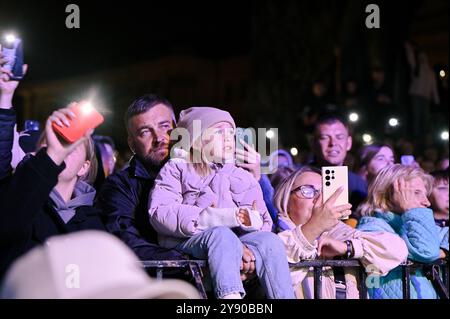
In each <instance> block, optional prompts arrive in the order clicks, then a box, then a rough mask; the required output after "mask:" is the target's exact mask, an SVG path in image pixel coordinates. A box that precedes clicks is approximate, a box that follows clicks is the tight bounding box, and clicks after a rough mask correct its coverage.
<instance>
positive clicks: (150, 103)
mask: <svg viewBox="0 0 450 319" xmlns="http://www.w3.org/2000/svg"><path fill="white" fill-rule="evenodd" d="M158 104H164V105H165V106H167V107H168V108H169V109H170V110H171V111H172V113H173V106H172V104H171V103H170V102H169V101H168V100H167V99H165V98H163V97H160V96H158V95H156V94H146V95H143V96H141V97H139V98H137V99H136V100H134V101H133V103H131V105H130V106H129V107H128V109H127V110H126V112H125V116H124V120H125V127H126V128H127V130H128V122H129V120H130V119H131V118H132V117H133V116H136V115H139V114H142V113H145V112H147V111H148V110H150V109H151V108H153V107H154V106H156V105H158ZM173 120H174V122H175V117H174V118H173Z"/></svg>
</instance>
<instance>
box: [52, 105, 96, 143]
mask: <svg viewBox="0 0 450 319" xmlns="http://www.w3.org/2000/svg"><path fill="white" fill-rule="evenodd" d="M71 110H72V112H73V113H75V116H76V118H75V119H69V123H70V126H69V127H67V126H65V125H63V127H60V126H58V125H57V124H56V123H53V130H54V131H55V132H57V133H58V134H59V135H60V136H62V137H63V138H64V139H65V140H66V141H67V142H69V143H73V142H76V141H77V140H79V139H80V138H81V137H82V136H83V135H84V134H86V132H87V131H88V130H89V129H93V128H96V127H97V126H99V125H100V124H101V123H103V121H104V118H103V116H102V115H101V114H100V113H99V112H98V111H97V110H96V109H95V108H93V107H92V106H91V105H90V104H89V103H78V104H77V105H76V106H74V107H72V108H71Z"/></svg>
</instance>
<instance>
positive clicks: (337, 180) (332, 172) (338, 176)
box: [322, 166, 349, 219]
mask: <svg viewBox="0 0 450 319" xmlns="http://www.w3.org/2000/svg"><path fill="white" fill-rule="evenodd" d="M339 187H343V192H342V193H341V194H340V195H339V197H338V198H337V199H336V201H335V203H334V206H340V205H345V204H348V203H349V196H348V168H347V166H324V167H322V192H323V202H324V203H325V202H326V201H327V199H328V198H330V196H331V195H333V194H334V192H336V190H337V189H338V188H339ZM343 219H348V217H345V218H343Z"/></svg>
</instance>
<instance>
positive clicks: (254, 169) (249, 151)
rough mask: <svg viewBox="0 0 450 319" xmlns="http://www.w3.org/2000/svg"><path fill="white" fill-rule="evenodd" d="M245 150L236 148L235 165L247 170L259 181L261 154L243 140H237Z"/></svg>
mask: <svg viewBox="0 0 450 319" xmlns="http://www.w3.org/2000/svg"><path fill="white" fill-rule="evenodd" d="M239 141H240V142H241V144H242V145H244V148H245V150H241V149H238V148H236V159H237V162H236V166H238V167H242V168H243V169H246V170H247V171H249V172H250V173H251V174H252V175H253V177H254V178H255V179H256V180H257V181H259V180H260V179H261V155H260V154H259V153H258V152H257V151H256V150H255V149H254V148H253V147H251V146H250V145H248V144H247V143H245V141H244V140H242V139H240V140H239Z"/></svg>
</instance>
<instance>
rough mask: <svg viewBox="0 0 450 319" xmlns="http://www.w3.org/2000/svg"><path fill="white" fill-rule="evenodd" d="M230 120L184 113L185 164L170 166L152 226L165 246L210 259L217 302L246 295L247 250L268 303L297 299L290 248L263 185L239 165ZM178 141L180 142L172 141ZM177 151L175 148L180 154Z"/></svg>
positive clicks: (205, 112) (153, 195) (158, 189)
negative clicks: (274, 228)
mask: <svg viewBox="0 0 450 319" xmlns="http://www.w3.org/2000/svg"><path fill="white" fill-rule="evenodd" d="M235 129H236V125H235V122H234V120H233V118H232V117H231V115H230V114H229V113H228V112H226V111H223V110H220V109H217V108H212V107H192V108H189V109H187V110H184V111H182V112H181V113H180V118H179V122H178V126H177V128H176V129H175V130H174V132H172V134H177V135H178V136H181V140H180V141H179V142H178V143H177V145H176V146H181V148H182V150H183V151H184V152H182V154H183V156H182V157H173V158H171V159H170V160H169V161H168V162H167V163H166V164H165V165H164V167H163V168H162V169H161V171H160V172H159V175H158V176H157V177H156V180H155V185H154V187H153V189H152V190H151V192H150V196H149V205H148V207H149V215H150V223H151V224H152V226H153V227H154V228H155V229H156V231H157V232H158V241H159V243H160V245H162V246H163V247H166V248H175V249H177V250H180V251H182V252H184V253H186V254H189V255H192V256H193V257H195V258H201V259H207V260H208V264H209V270H210V272H211V278H212V283H213V288H214V292H215V295H216V297H217V298H220V299H231V298H241V297H243V296H244V295H245V290H244V288H243V284H242V280H241V275H245V274H241V260H242V258H243V253H244V247H243V244H244V246H246V247H247V248H248V249H249V250H250V251H251V252H252V258H253V260H251V261H252V262H254V264H255V267H256V274H257V276H258V278H259V280H260V282H261V285H262V287H263V288H264V290H265V293H266V296H267V297H268V298H274V299H283V298H295V296H294V292H293V289H292V284H291V279H290V274H289V266H288V263H287V257H286V253H285V250H284V248H283V244H282V242H281V241H280V239H279V238H278V237H277V236H276V235H275V234H274V233H272V232H271V231H270V230H271V228H272V220H271V217H270V215H269V213H268V212H267V208H266V205H265V204H264V200H263V195H262V192H261V188H260V186H259V184H258V182H257V181H256V180H255V179H254V178H253V176H252V175H251V174H250V173H249V172H247V171H246V170H244V169H243V168H239V167H237V166H236V165H235V161H234V157H235ZM172 136H173V135H172ZM174 148H175V146H174Z"/></svg>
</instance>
